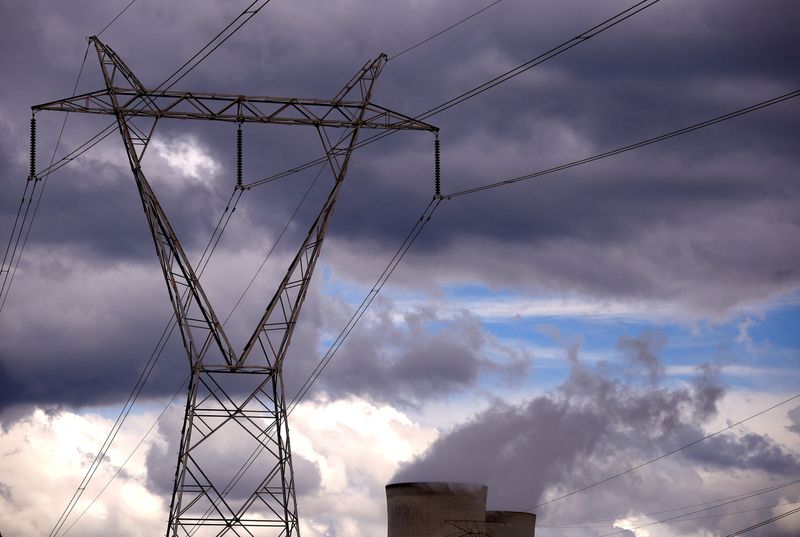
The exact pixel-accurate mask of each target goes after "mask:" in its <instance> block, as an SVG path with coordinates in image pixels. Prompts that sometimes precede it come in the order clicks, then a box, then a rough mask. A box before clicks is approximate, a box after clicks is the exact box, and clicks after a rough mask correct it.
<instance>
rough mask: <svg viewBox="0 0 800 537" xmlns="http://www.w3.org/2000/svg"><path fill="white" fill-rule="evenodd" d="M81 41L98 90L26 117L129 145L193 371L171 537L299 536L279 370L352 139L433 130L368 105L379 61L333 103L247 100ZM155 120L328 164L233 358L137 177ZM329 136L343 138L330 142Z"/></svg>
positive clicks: (170, 523) (162, 215)
mask: <svg viewBox="0 0 800 537" xmlns="http://www.w3.org/2000/svg"><path fill="white" fill-rule="evenodd" d="M89 39H90V41H91V42H92V43H93V44H94V47H95V49H96V51H97V56H98V59H99V61H100V67H101V69H102V72H103V77H104V79H105V85H106V88H105V89H103V90H98V91H94V92H90V93H85V94H82V95H77V96H74V97H69V98H67V99H61V100H58V101H53V102H49V103H45V104H41V105H37V106H34V107H33V111H34V113H36V112H37V111H40V110H60V111H64V112H81V113H90V114H106V115H113V116H115V118H116V120H117V124H118V126H119V132H120V134H121V135H122V140H123V142H124V144H125V150H126V152H127V155H128V161H129V163H130V167H131V171H132V172H133V177H134V180H135V182H136V186H137V187H138V191H139V195H140V197H141V201H142V206H143V208H144V213H145V216H146V218H147V222H148V224H149V226H150V232H151V234H152V236H153V241H154V243H155V249H156V254H157V255H158V259H159V261H160V263H161V268H162V271H163V273H164V278H165V280H166V283H167V289H168V291H169V297H170V300H171V302H172V306H173V309H174V312H175V317H176V319H177V323H178V326H179V328H180V334H181V337H182V341H183V346H184V348H185V350H186V355H187V357H188V359H189V367H190V369H191V377H190V383H189V389H188V396H187V400H186V411H185V416H184V421H183V428H182V431H181V441H180V450H179V453H178V463H177V469H176V473H175V484H174V487H173V492H172V499H171V503H170V511H169V521H168V526H167V533H166V534H167V537H185V536H196V537H206V536H211V535H215V536H223V535H237V536H244V535H248V536H251V537H261V536H264V537H267V536H269V537H273V536H274V537H277V536H280V537H293V536H297V535H299V524H298V515H297V502H296V499H295V480H294V470H293V467H292V457H291V447H290V443H289V426H288V422H287V412H286V401H285V394H284V386H283V378H282V371H283V364H284V359H285V357H286V352H287V350H288V348H289V345H290V343H291V339H292V333H293V331H294V328H295V326H296V323H297V318H298V315H299V313H300V308H301V307H302V305H303V301H304V300H305V297H306V293H307V291H308V285H309V282H310V280H311V276H312V274H313V272H314V267H315V265H316V262H317V259H318V258H319V254H320V248H321V246H322V242H323V239H324V238H325V234H326V231H327V229H328V221H329V219H330V217H331V214H332V212H333V209H334V206H335V204H336V199H337V197H338V195H339V192H340V190H341V186H342V183H343V180H344V178H345V175H346V174H347V168H348V165H349V163H350V158H351V156H352V152H353V149H354V148H355V146H356V143H357V141H358V136H359V131H360V130H361V129H362V128H366V129H388V130H422V131H430V132H434V133H435V132H437V131H438V129H437V128H436V127H434V126H432V125H429V124H427V123H423V122H421V121H417V120H415V119H413V118H411V117H408V116H405V115H403V114H399V113H397V112H393V111H391V110H389V109H387V108H383V107H381V106H378V105H375V104H373V103H372V102H371V97H372V89H373V86H374V84H375V81H376V79H377V78H378V75H379V74H380V72H381V70H382V68H383V66H384V64H385V63H386V61H387V58H386V55H385V54H381V55H380V56H378V57H377V58H376V59H375V60H372V61H370V62H367V63H366V64H365V65H364V67H363V68H362V69H361V70H360V71H359V72H358V73H357V74H356V75H355V76H354V77H353V78H352V79H351V80H350V82H348V83H347V84H346V85H345V86H344V88H342V90H341V91H340V92H339V93H338V94H337V95H336V96H335V97H334V98H333V99H298V98H276V97H247V96H242V95H222V94H216V93H195V92H179V91H170V90H164V91H158V90H156V91H150V90H148V89H146V88H145V87H144V86H143V85H142V83H141V82H140V81H139V80H138V79H137V78H136V76H135V75H134V74H133V72H132V71H131V70H130V69H129V68H128V66H127V65H125V63H124V62H123V61H122V60H121V59H120V57H119V56H118V55H117V54H116V53H115V52H114V51H113V50H112V49H111V48H110V47H108V46H107V45H105V44H103V43H102V42H101V41H100V40H99V39H97V38H96V37H90V38H89ZM353 97H355V98H353ZM162 118H176V119H198V120H212V121H228V122H233V123H240V124H241V123H277V124H280V125H306V126H313V127H315V128H316V129H317V132H318V133H319V137H320V140H321V141H322V145H323V148H324V150H325V152H326V156H327V159H328V163H329V166H330V169H331V172H332V174H333V178H334V182H333V185H332V187H331V190H330V193H329V194H328V197H327V199H326V201H325V203H324V204H323V206H322V209H321V210H320V212H319V215H318V216H317V218H316V220H315V221H314V223H313V224H312V225H311V228H310V229H309V231H308V234H307V235H306V237H305V240H304V241H303V243H302V245H301V246H300V249H299V250H298V252H297V254H296V255H295V256H294V258H293V259H292V261H291V263H290V264H289V268H288V269H287V271H286V274H285V276H284V277H283V279H282V280H281V282H280V284H279V285H278V288H277V290H276V291H275V294H274V295H273V297H272V299H271V300H270V301H269V303H268V305H267V306H266V309H265V311H264V314H263V315H262V316H261V319H260V320H259V321H258V324H257V325H256V328H255V330H254V331H253V334H252V336H250V338H249V339H248V340H247V342H246V343H245V345H244V347H243V349H242V351H241V352H239V353H237V352H236V351H235V350H234V347H233V346H232V345H231V343H230V341H229V340H228V336H227V335H226V334H225V330H224V329H223V326H222V324H221V323H220V322H219V318H218V317H217V315H216V313H215V312H214V309H213V307H212V306H211V303H210V302H209V300H208V298H207V296H206V294H205V292H204V291H203V287H202V285H201V284H200V280H199V279H198V277H197V275H196V274H195V271H194V268H193V267H192V265H191V264H190V263H189V259H188V257H187V256H186V253H185V252H184V250H183V248H182V247H181V244H180V242H179V241H178V238H177V236H176V235H175V232H174V230H173V229H172V226H171V225H170V223H169V220H168V219H167V216H166V214H165V213H164V210H163V209H162V207H161V205H160V204H159V202H158V199H157V198H156V195H155V193H154V192H153V190H152V188H151V187H150V183H149V182H148V180H147V178H146V177H145V174H144V172H143V171H142V166H141V161H142V158H143V156H144V154H145V151H146V150H147V147H148V144H149V143H150V141H151V139H152V136H153V131H154V129H155V126H156V124H157V123H158V121H159V120H160V119H162ZM332 129H338V130H340V131H343V132H344V134H342V135H341V136H338V137H332V136H330V131H331V130H332ZM240 179H241V176H240ZM239 186H240V187H241V182H240V183H239ZM245 445H249V446H253V447H255V448H256V449H257V450H260V451H261V452H262V453H263V455H262V456H261V459H260V461H259V463H258V464H257V465H253V466H246V467H247V468H249V471H248V473H247V475H242V474H241V473H240V472H238V471H237V472H234V469H239V468H240V464H239V461H244V463H245V464H248V463H249V464H251V465H252V464H253V463H252V459H250V458H245V457H243V456H241V453H242V452H243V448H244V446H245ZM246 452H247V453H249V451H246ZM223 484H224V486H223Z"/></svg>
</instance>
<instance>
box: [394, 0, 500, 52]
mask: <svg viewBox="0 0 800 537" xmlns="http://www.w3.org/2000/svg"><path fill="white" fill-rule="evenodd" d="M502 1H503V0H495V1H494V2H492V3H491V4H489V5H488V6H484V7H482V8H481V9H479V10H478V11H475V12H474V13H472V14H471V15H467V16H466V17H464V18H463V19H461V20H459V21H458V22H456V23H454V24H451V25H450V26H448V27H447V28H445V29H444V30H440V31H438V32H436V33H435V34H433V35H432V36H430V37H428V38H427V39H423V40H422V41H419V42H417V43H415V44H414V45H411V46H410V47H408V48H405V49H403V50H401V51H400V52H397V53H395V54H392V55H391V56H389V57H388V58H387V61H388V60H393V59H395V58H397V57H400V56H402V55H403V54H405V53H406V52H411V51H412V50H414V49H415V48H417V47H421V46H422V45H424V44H425V43H427V42H428V41H432V40H434V39H436V38H437V37H439V36H440V35H442V34H443V33H445V32H449V31H450V30H452V29H453V28H456V27H457V26H461V25H462V24H464V23H465V22H467V21H468V20H470V19H472V18H474V17H477V16H478V15H480V14H481V13H483V12H484V11H486V10H487V9H489V8H490V7H493V6H496V5H497V4H499V3H500V2H502Z"/></svg>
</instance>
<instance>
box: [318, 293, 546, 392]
mask: <svg viewBox="0 0 800 537" xmlns="http://www.w3.org/2000/svg"><path fill="white" fill-rule="evenodd" d="M397 315H398V310H397V308H395V307H392V305H391V303H390V302H387V301H381V302H380V303H378V304H377V305H376V306H375V307H374V309H373V310H371V316H370V317H369V318H365V319H364V320H363V321H362V325H360V326H359V329H358V331H357V332H355V331H354V332H353V334H352V336H351V337H350V339H349V340H348V341H347V344H346V346H345V347H343V348H342V351H341V354H340V355H338V356H336V357H335V360H336V364H335V366H333V367H331V368H329V370H328V371H326V374H325V375H324V376H323V377H320V384H321V386H322V388H323V389H325V390H326V391H327V392H328V393H332V394H334V395H336V396H343V395H347V394H355V395H360V396H366V397H369V398H371V399H374V400H377V401H386V402H390V403H394V404H398V403H399V404H403V405H410V406H414V407H419V406H420V405H422V404H423V403H425V402H427V401H429V400H434V399H441V398H445V397H447V396H449V395H452V394H454V393H458V392H460V391H463V390H464V389H467V388H469V387H472V386H474V385H475V384H476V383H477V382H478V379H479V378H486V377H492V376H497V377H499V378H500V379H501V381H503V380H505V381H506V382H513V380H514V379H517V380H520V379H522V378H524V373H526V372H527V371H528V369H529V367H530V365H531V361H532V357H531V356H529V355H527V354H526V353H524V352H519V351H515V350H514V349H510V348H507V347H504V346H502V345H500V344H498V342H497V341H496V340H495V339H494V338H493V337H492V336H491V335H490V334H489V333H488V332H487V331H486V329H485V328H484V327H483V326H481V323H480V321H479V320H478V319H476V318H475V317H474V316H473V315H472V314H470V313H469V312H467V311H462V312H459V313H458V314H457V315H456V317H455V318H454V319H442V318H440V316H439V315H437V314H436V313H435V312H434V311H432V310H427V309H424V308H415V309H413V310H411V311H406V312H403V313H402V319H401V320H400V321H399V322H398V320H397V319H394V318H393V317H395V316H397ZM343 322H344V320H342V321H341V323H342V324H343ZM334 326H336V325H334Z"/></svg>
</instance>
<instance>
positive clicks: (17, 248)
mask: <svg viewBox="0 0 800 537" xmlns="http://www.w3.org/2000/svg"><path fill="white" fill-rule="evenodd" d="M88 55H89V44H88V43H87V44H86V51H85V52H84V53H83V60H82V61H81V66H80V69H78V76H77V77H76V78H75V85H74V86H73V87H72V95H73V96H74V95H75V94H76V93H77V92H78V84H80V81H81V76H82V75H83V68H84V67H85V66H86V58H87V57H88ZM68 118H69V116H68V115H66V116H64V121H63V122H62V123H61V130H60V131H59V133H58V139H57V140H56V145H55V147H54V148H53V155H52V156H51V157H50V165H49V166H48V169H49V168H51V167H52V166H53V161H54V160H55V158H56V152H58V146H59V145H60V144H61V138H62V137H63V136H64V129H65V128H66V126H67V119H68ZM35 128H36V122H35V119H31V167H32V168H33V167H34V166H35V164H34V163H35V160H34V159H35V158H36V152H35V147H36V146H35V141H36V131H35ZM35 171H36V170H35V169H32V170H31V174H33V173H35ZM49 177H50V172H49V171H47V172H46V173H45V174H44V177H42V178H41V179H40V178H39V177H36V176H31V177H28V179H27V181H26V183H29V182H31V181H33V187H32V188H31V192H30V198H29V199H28V203H27V205H25V213H24V215H23V218H22V222H21V223H20V225H19V228H17V227H16V224H17V221H18V219H19V211H18V212H17V218H16V219H15V220H14V228H13V229H12V231H11V233H12V234H11V237H12V240H9V246H10V245H11V242H13V243H14V248H13V250H12V251H11V256H10V257H8V248H6V254H5V255H4V256H3V267H0V269H2V270H3V271H4V272H5V276H4V277H3V284H2V286H0V298H2V300H1V301H0V312H2V311H3V307H4V306H5V304H6V300H7V299H8V295H9V294H10V293H11V284H12V283H13V282H14V276H16V274H17V267H19V262H20V260H21V259H22V253H23V252H24V251H25V246H26V245H27V243H28V237H29V236H30V233H31V229H32V228H33V222H34V221H35V220H36V213H37V212H38V211H39V205H40V204H41V202H42V195H43V194H44V189H45V187H46V186H47V180H48V178H49ZM40 180H41V183H42V187H41V188H40V189H39V196H38V197H37V198H36V204H35V205H34V206H33V213H31V219H30V222H28V221H27V220H28V211H29V210H30V207H31V203H32V202H33V197H34V195H35V192H36V186H37V185H38V183H39V181H40ZM27 191H28V185H27V184H26V185H25V190H24V192H27ZM22 199H23V204H24V200H25V194H24V193H23V198H22ZM21 209H22V204H20V210H21ZM26 224H27V229H26V227H25V226H26ZM14 232H17V233H18V235H17V238H16V239H15V240H14V239H13V237H14ZM20 239H21V242H20ZM15 256H16V261H15V259H14V258H15ZM7 258H8V263H9V264H8V267H7V268H6V267H5V261H6V259H7ZM4 292H5V294H3V293H4Z"/></svg>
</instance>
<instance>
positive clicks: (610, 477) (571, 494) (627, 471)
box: [525, 393, 800, 511]
mask: <svg viewBox="0 0 800 537" xmlns="http://www.w3.org/2000/svg"><path fill="white" fill-rule="evenodd" d="M798 398H800V393H798V394H796V395H793V396H791V397H789V398H788V399H784V400H783V401H781V402H779V403H776V404H774V405H772V406H770V407H768V408H765V409H763V410H760V411H758V412H756V413H755V414H751V415H750V416H748V417H746V418H743V419H740V420H739V421H737V422H735V423H732V424H730V425H728V426H727V427H725V428H723V429H719V430H718V431H714V432H713V433H711V434H707V435H705V436H703V437H702V438H698V439H697V440H694V441H692V442H689V443H688V444H684V445H682V446H680V447H678V448H675V449H673V450H670V451H667V452H665V453H662V454H661V455H659V456H657V457H654V458H652V459H650V460H647V461H645V462H642V463H640V464H637V465H635V466H631V467H630V468H627V469H625V470H623V471H621V472H617V473H615V474H613V475H610V476H608V477H605V478H603V479H600V480H599V481H595V482H593V483H590V484H588V485H585V486H583V487H580V488H578V489H575V490H573V491H571V492H568V493H566V494H562V495H560V496H557V497H555V498H551V499H549V500H547V501H544V502H541V503H538V504H536V505H534V506H533V507H530V508H528V509H525V511H533V510H534V509H538V508H540V507H544V506H546V505H550V504H551V503H554V502H557V501H560V500H563V499H566V498H569V497H571V496H574V495H576V494H580V493H581V492H585V491H587V490H589V489H592V488H594V487H597V486H599V485H603V484H605V483H608V482H609V481H613V480H615V479H617V478H620V477H622V476H624V475H627V474H629V473H631V472H635V471H636V470H639V469H641V468H644V467H645V466H649V465H650V464H653V463H654V462H658V461H660V460H662V459H666V458H667V457H669V456H671V455H674V454H676V453H678V452H680V451H683V450H684V449H687V448H690V447H692V446H695V445H697V444H699V443H701V442H704V441H706V440H708V439H710V438H713V437H715V436H718V435H720V434H722V433H724V432H726V431H730V430H731V429H734V428H736V427H738V426H739V425H742V424H743V423H745V422H748V421H750V420H752V419H754V418H757V417H759V416H761V415H763V414H766V413H767V412H769V411H771V410H775V409H776V408H778V407H780V406H783V405H785V404H787V403H790V402H792V401H794V400H795V399H798Z"/></svg>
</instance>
